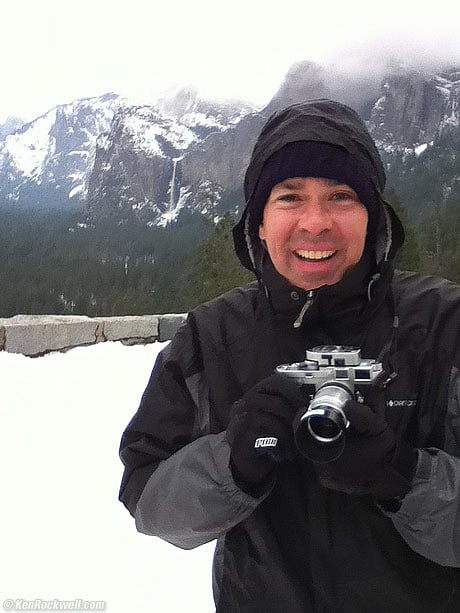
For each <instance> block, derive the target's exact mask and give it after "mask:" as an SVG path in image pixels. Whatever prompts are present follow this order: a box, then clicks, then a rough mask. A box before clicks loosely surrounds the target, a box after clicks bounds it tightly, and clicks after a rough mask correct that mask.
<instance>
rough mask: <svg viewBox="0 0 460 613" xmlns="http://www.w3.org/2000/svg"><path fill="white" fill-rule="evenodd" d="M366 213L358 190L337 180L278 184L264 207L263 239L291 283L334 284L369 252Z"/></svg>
mask: <svg viewBox="0 0 460 613" xmlns="http://www.w3.org/2000/svg"><path fill="white" fill-rule="evenodd" d="M367 217H368V215H367V210H366V207H365V206H364V204H362V202H361V201H360V199H359V197H358V195H357V194H356V192H355V191H354V190H353V189H352V188H351V187H349V186H348V185H345V184H341V183H340V182H339V181H334V180H332V179H313V178H295V179H286V180H285V181H282V182H281V183H278V184H277V185H275V186H274V187H273V189H272V190H271V193H270V196H269V197H268V200H267V203H266V205H265V207H264V214H263V222H262V223H261V225H260V227H259V237H260V239H261V240H262V241H265V245H266V247H267V250H268V252H269V254H270V258H271V260H272V262H273V265H274V266H275V268H276V269H277V271H278V272H279V273H280V274H281V275H283V277H285V278H286V279H287V280H288V281H289V282H290V283H292V285H295V286H297V287H301V288H302V289H307V290H309V289H317V288H318V287H321V286H322V285H334V283H337V282H338V281H340V279H341V278H342V277H343V275H344V274H345V273H346V272H347V271H348V270H350V269H351V268H353V267H354V266H355V264H357V263H358V262H359V260H360V259H361V256H362V254H363V251H364V243H365V240H366V229H367Z"/></svg>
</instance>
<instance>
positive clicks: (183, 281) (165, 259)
mask: <svg viewBox="0 0 460 613" xmlns="http://www.w3.org/2000/svg"><path fill="white" fill-rule="evenodd" d="M386 198H387V200H388V202H390V203H391V204H392V206H393V207H394V208H395V210H396V211H397V212H398V215H399V216H400V218H401V219H402V221H403V224H404V226H405V229H406V244H405V246H404V247H403V249H402V250H401V251H400V253H399V255H398V258H397V261H396V266H397V267H398V268H401V269H406V270H413V271H420V272H422V273H426V274H435V275H441V276H444V277H447V278H448V279H451V280H453V281H456V282H460V241H459V240H458V236H459V233H460V197H459V196H458V195H457V194H456V193H455V192H453V194H452V195H451V197H450V198H447V199H446V200H445V203H444V204H443V206H442V207H436V206H433V207H432V208H430V209H426V210H425V211H424V212H423V214H419V215H418V217H415V216H414V214H413V213H412V214H411V215H409V214H408V212H407V211H406V210H405V209H404V208H403V206H402V204H401V202H400V199H399V198H398V195H397V194H396V192H395V191H394V190H390V191H388V192H387V193H386ZM233 224H234V219H233V218H232V217H231V216H230V215H229V214H226V215H224V216H223V217H222V218H221V219H220V221H219V222H218V223H217V224H213V223H211V222H210V221H209V220H208V219H206V218H204V217H203V216H202V215H192V214H190V213H183V214H182V216H181V217H180V218H179V219H178V221H177V222H176V223H175V224H172V225H170V226H168V227H165V228H159V227H149V226H147V225H145V224H142V223H140V222H136V221H135V220H132V221H130V222H127V223H124V224H120V222H115V221H110V219H108V220H107V219H106V220H104V223H100V224H96V225H95V224H91V223H89V222H88V220H87V219H86V218H85V215H84V213H83V212H82V211H81V210H70V211H67V212H62V211H61V212H58V211H56V209H54V210H47V211H46V210H45V211H44V210H40V211H38V210H31V209H25V208H20V209H18V208H14V207H7V206H3V207H0V262H1V264H0V283H1V288H2V291H1V292H0V317H11V316H14V315H16V314H19V313H21V314H27V313H29V314H75V315H76V314H82V315H89V316H102V315H105V316H110V315H136V314H151V313H168V312H171V313H179V312H186V311H188V310H189V309H191V308H193V307H194V306H196V305H197V304H200V303H201V302H204V301H206V300H209V299H211V298H213V297H215V296H217V295H219V294H221V293H222V292H224V291H226V290H227V289H230V288H232V287H235V286H238V285H242V284H245V283H247V282H249V281H252V280H253V278H252V275H251V274H249V273H248V272H247V271H245V270H244V269H243V268H242V267H241V265H240V264H239V262H238V260H237V258H236V256H235V255H234V252H233V242H232V232H231V229H232V226H233Z"/></svg>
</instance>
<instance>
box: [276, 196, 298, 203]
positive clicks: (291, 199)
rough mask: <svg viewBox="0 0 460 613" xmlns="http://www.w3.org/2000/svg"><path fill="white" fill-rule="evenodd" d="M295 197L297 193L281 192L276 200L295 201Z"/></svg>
mask: <svg viewBox="0 0 460 613" xmlns="http://www.w3.org/2000/svg"><path fill="white" fill-rule="evenodd" d="M297 199H298V197H297V194H281V195H279V196H278V198H277V200H281V201H282V202H295V201H296V200H297Z"/></svg>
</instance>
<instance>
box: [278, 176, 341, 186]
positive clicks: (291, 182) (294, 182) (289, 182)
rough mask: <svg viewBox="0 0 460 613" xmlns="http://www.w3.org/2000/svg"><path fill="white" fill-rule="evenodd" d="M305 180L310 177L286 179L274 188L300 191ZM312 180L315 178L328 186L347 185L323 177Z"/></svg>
mask: <svg viewBox="0 0 460 613" xmlns="http://www.w3.org/2000/svg"><path fill="white" fill-rule="evenodd" d="M305 178H308V177H292V178H290V179H285V180H284V181H281V183H277V184H276V185H275V186H274V187H273V189H277V188H280V189H299V187H301V186H302V185H303V182H304V179H305ZM311 178H315V180H316V181H319V182H320V183H322V184H323V185H326V186H335V185H345V183H343V182H342V181H338V180H337V179H325V178H323V177H321V178H316V177H311Z"/></svg>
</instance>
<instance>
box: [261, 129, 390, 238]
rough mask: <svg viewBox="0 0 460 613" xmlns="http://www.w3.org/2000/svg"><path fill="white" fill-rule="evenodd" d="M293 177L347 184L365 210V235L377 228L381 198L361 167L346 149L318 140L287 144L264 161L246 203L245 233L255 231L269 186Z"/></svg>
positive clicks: (271, 186)
mask: <svg viewBox="0 0 460 613" xmlns="http://www.w3.org/2000/svg"><path fill="white" fill-rule="evenodd" d="M295 177H301V178H307V177H312V178H317V179H321V178H322V179H336V180H337V181H340V183H344V184H346V185H348V186H349V187H351V188H352V189H353V190H354V191H355V192H356V194H357V195H358V197H359V199H360V201H361V202H362V204H364V206H365V207H366V209H367V212H368V224H367V227H368V236H369V235H370V234H374V232H375V231H376V230H377V224H378V218H379V210H380V207H381V199H380V196H379V194H377V192H376V190H375V187H374V185H373V183H372V181H371V179H370V177H369V176H368V175H367V173H366V171H365V169H364V168H363V167H362V166H361V165H360V164H359V162H358V161H357V160H356V159H355V158H353V157H352V156H351V155H350V154H349V153H348V151H346V150H345V149H342V148H341V147H338V146H335V145H330V144H329V143H323V142H319V141H297V142H293V143H288V144H287V145H285V146H284V147H282V148H281V149H279V150H278V151H276V152H275V153H274V154H273V155H271V156H270V157H269V158H268V160H267V161H266V162H265V164H264V166H263V168H262V172H261V173H260V176H259V180H258V182H257V186H256V189H255V191H254V195H253V197H252V198H251V202H250V203H249V214H250V219H249V232H250V234H252V235H254V234H257V232H258V229H259V226H260V224H261V223H262V219H263V211H264V207H265V204H266V203H267V200H268V198H269V196H270V192H271V190H272V188H273V187H274V186H275V185H277V184H278V183H281V182H282V181H285V180H286V179H292V178H295Z"/></svg>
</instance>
